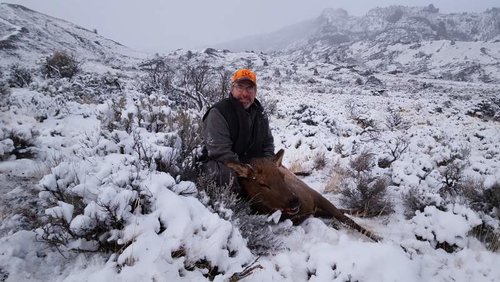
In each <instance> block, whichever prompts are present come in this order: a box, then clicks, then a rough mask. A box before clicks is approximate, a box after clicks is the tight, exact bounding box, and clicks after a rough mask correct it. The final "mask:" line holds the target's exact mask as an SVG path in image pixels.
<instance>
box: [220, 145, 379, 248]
mask: <svg viewBox="0 0 500 282" xmlns="http://www.w3.org/2000/svg"><path fill="white" fill-rule="evenodd" d="M283 154H284V150H283V149H281V150H280V151H279V152H278V153H277V154H276V155H275V156H274V157H273V158H256V159H252V160H250V163H249V164H241V163H234V162H228V163H226V165H227V166H228V167H229V168H231V169H233V170H234V171H235V172H236V174H237V175H238V177H239V182H240V185H241V186H242V188H243V193H244V194H245V196H246V197H247V198H248V199H249V200H250V204H251V207H252V209H253V210H254V211H256V212H257V213H262V214H271V213H274V212H275V211H278V210H280V211H281V212H282V217H283V218H288V219H290V220H292V222H293V223H294V224H299V223H301V222H302V221H304V220H305V219H306V218H308V217H309V216H316V217H323V218H332V217H334V218H336V219H337V220H338V221H340V222H341V223H342V224H345V225H346V226H348V227H350V228H353V229H355V230H357V231H359V232H360V233H362V234H364V235H365V236H367V237H369V238H370V239H372V240H373V241H376V242H377V241H379V240H380V238H379V237H378V236H376V235H375V234H373V233H372V232H370V231H368V230H366V229H365V228H363V227H361V226H360V225H359V224H357V223H356V222H355V221H354V220H352V219H351V218H349V217H348V216H346V215H345V214H344V213H343V211H342V210H339V209H337V208H336V207H335V206H334V205H333V204H332V203H331V202H330V201H328V200H327V199H326V198H325V197H323V196H322V195H321V194H320V193H318V192H317V191H315V190H314V189H312V188H311V187H309V186H308V185H307V184H305V183H304V182H303V181H301V180H300V179H299V178H297V176H295V174H293V172H291V171H289V170H288V169H287V168H286V167H284V166H282V164H281V162H282V160H283Z"/></svg>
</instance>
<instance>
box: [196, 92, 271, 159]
mask: <svg viewBox="0 0 500 282" xmlns="http://www.w3.org/2000/svg"><path fill="white" fill-rule="evenodd" d="M203 137H204V143H205V148H206V150H207V157H208V160H218V161H227V160H233V161H240V162H247V161H248V160H249V159H251V158H255V157H266V156H272V155H274V139H273V136H272V134H271V130H270V128H269V121H268V118H267V116H266V114H265V113H264V109H263V108H262V106H261V104H260V102H259V101H258V100H257V99H255V102H254V103H253V104H252V105H251V106H250V107H249V108H248V109H245V108H244V107H243V106H242V105H241V103H240V102H238V100H236V99H235V98H233V97H232V96H230V97H229V98H226V99H224V100H222V101H220V102H218V103H216V104H215V105H214V106H212V107H211V108H210V109H208V111H207V112H206V113H205V115H204V116H203Z"/></svg>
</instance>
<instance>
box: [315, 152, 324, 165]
mask: <svg viewBox="0 0 500 282" xmlns="http://www.w3.org/2000/svg"><path fill="white" fill-rule="evenodd" d="M313 162H314V169H322V168H324V167H325V166H326V156H325V152H318V153H316V155H315V156H314V159H313Z"/></svg>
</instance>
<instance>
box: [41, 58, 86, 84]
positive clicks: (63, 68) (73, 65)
mask: <svg viewBox="0 0 500 282" xmlns="http://www.w3.org/2000/svg"><path fill="white" fill-rule="evenodd" d="M79 71H80V62H78V61H77V59H76V58H75V57H74V56H73V55H71V54H68V53H67V52H65V51H55V52H54V53H53V54H52V55H50V56H49V57H47V58H46V59H45V62H44V63H43V64H42V73H43V74H44V75H45V76H47V77H50V78H63V77H67V78H69V79H71V78H73V76H75V75H76V74H77V73H78V72H79Z"/></svg>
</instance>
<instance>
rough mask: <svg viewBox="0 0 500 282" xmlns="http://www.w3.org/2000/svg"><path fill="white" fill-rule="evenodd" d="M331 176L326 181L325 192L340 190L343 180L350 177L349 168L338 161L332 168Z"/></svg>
mask: <svg viewBox="0 0 500 282" xmlns="http://www.w3.org/2000/svg"><path fill="white" fill-rule="evenodd" d="M331 175H332V176H331V177H330V179H329V180H328V182H327V183H326V186H325V193H328V192H334V193H337V192H339V191H340V186H341V184H342V182H344V181H345V178H346V177H349V170H348V169H345V168H343V167H342V166H341V165H340V163H338V162H337V163H336V164H335V166H334V167H333V168H332V172H331Z"/></svg>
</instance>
